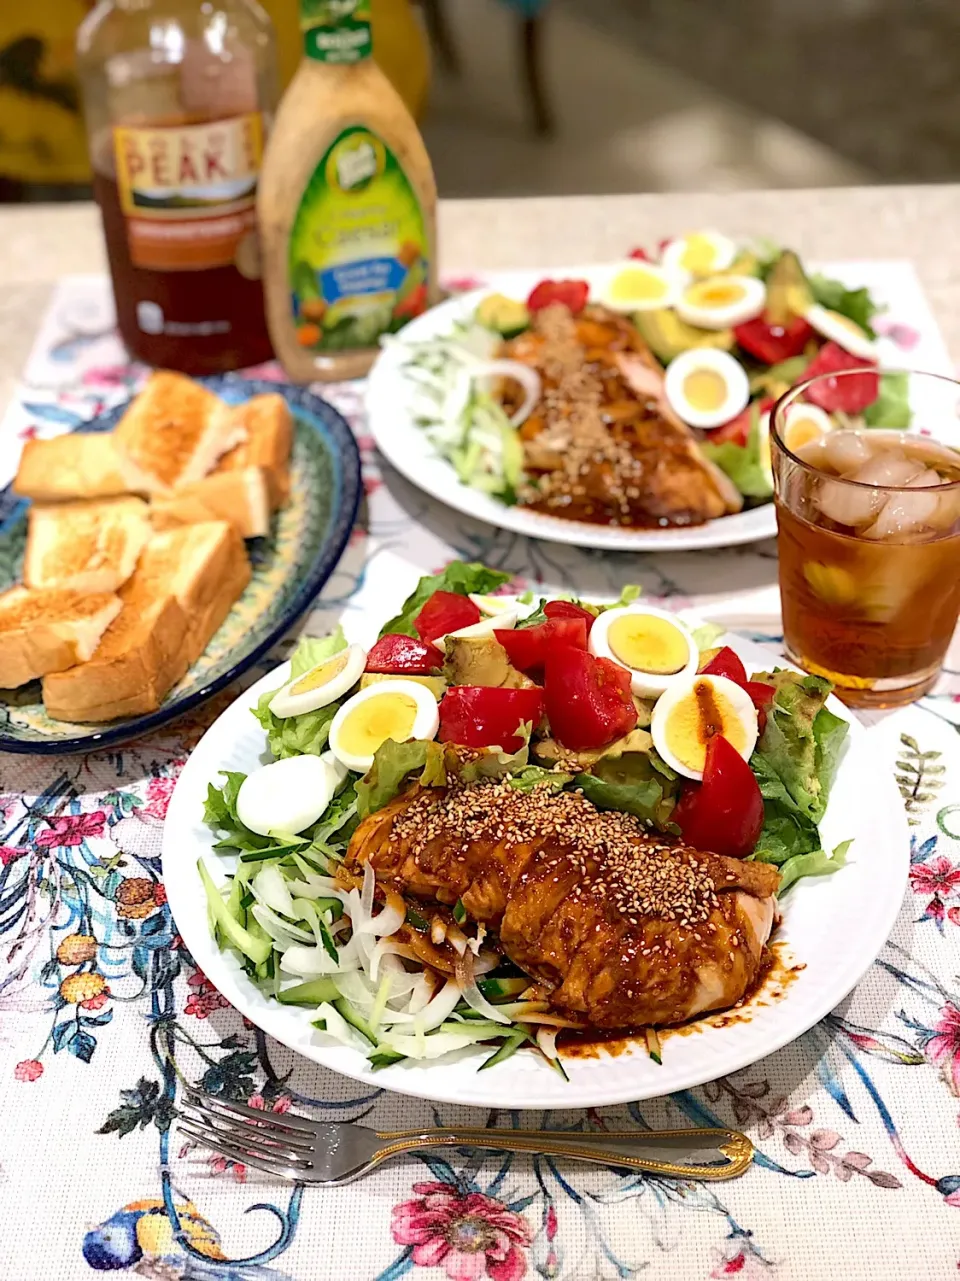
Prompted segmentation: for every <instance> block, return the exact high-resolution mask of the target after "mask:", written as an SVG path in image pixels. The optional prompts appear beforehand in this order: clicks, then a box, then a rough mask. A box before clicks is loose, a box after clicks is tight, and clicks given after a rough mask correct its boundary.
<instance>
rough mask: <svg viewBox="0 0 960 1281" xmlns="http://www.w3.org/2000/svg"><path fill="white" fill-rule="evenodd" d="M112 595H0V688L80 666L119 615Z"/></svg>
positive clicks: (20, 590)
mask: <svg viewBox="0 0 960 1281" xmlns="http://www.w3.org/2000/svg"><path fill="white" fill-rule="evenodd" d="M120 608H121V603H120V597H119V596H116V595H114V594H113V593H112V592H97V593H91V592H75V591H61V590H52V591H30V590H29V588H26V587H11V588H10V590H9V591H6V592H3V593H2V594H0V688H2V689H15V688H16V687H17V686H18V685H25V684H26V683H27V681H32V680H36V679H37V677H39V676H46V674H47V673H48V672H60V671H63V670H64V669H65V668H67V667H72V666H73V665H74V664H75V663H84V662H86V660H87V659H88V658H89V657H90V656H91V654H93V652H94V650H95V649H96V648H97V645H98V643H99V641H100V638H101V636H102V635H103V633H104V632H105V631H106V629H107V628H108V627H109V625H110V624H111V623H112V622H113V620H114V619H115V618H116V616H117V615H118V614H119V613H120Z"/></svg>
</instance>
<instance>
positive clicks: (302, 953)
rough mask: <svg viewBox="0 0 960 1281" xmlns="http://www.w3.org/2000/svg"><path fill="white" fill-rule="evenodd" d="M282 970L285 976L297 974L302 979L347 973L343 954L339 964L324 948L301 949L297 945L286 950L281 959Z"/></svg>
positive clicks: (292, 945)
mask: <svg viewBox="0 0 960 1281" xmlns="http://www.w3.org/2000/svg"><path fill="white" fill-rule="evenodd" d="M280 969H281V970H282V971H283V973H284V974H296V975H297V976H298V977H299V978H302V979H312V978H316V977H317V976H318V975H320V974H342V973H344V972H345V967H344V961H343V953H342V952H341V954H340V960H339V963H338V962H337V961H335V960H334V959H333V958H332V957H331V956H330V955H329V954H328V953H327V952H326V950H325V949H324V948H322V947H301V946H300V945H299V944H297V943H294V944H291V946H290V947H288V948H286V949H285V950H284V952H283V955H282V956H281V957H280Z"/></svg>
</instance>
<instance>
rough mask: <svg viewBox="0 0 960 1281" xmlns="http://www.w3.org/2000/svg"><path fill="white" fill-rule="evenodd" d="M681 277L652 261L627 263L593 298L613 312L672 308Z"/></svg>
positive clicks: (681, 281)
mask: <svg viewBox="0 0 960 1281" xmlns="http://www.w3.org/2000/svg"><path fill="white" fill-rule="evenodd" d="M684 279H685V278H684V277H683V276H680V275H679V274H678V273H677V272H676V271H675V270H671V269H670V268H667V267H658V266H657V265H656V264H655V263H652V262H630V263H628V264H627V265H626V266H623V267H621V268H620V269H619V270H618V271H617V272H616V273H615V274H614V275H612V276H611V277H610V278H609V279H608V280H606V281H604V282H602V283H601V284H600V285H599V286H598V288H597V299H598V301H599V302H602V303H604V304H605V305H606V306H607V307H610V308H612V309H613V310H614V311H628V312H629V311H654V310H660V309H661V308H663V307H672V306H673V305H674V303H675V302H676V300H677V297H678V295H679V293H680V288H681V286H682V285H683V282H684Z"/></svg>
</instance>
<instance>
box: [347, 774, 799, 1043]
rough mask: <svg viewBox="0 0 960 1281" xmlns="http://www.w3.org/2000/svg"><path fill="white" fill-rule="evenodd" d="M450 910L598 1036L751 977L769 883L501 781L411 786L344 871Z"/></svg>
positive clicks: (568, 795) (580, 799) (578, 801)
mask: <svg viewBox="0 0 960 1281" xmlns="http://www.w3.org/2000/svg"><path fill="white" fill-rule="evenodd" d="M368 862H369V863H370V865H371V866H372V868H373V871H374V873H375V875H376V878H377V880H378V882H380V883H381V884H382V885H384V886H387V887H392V888H394V889H396V890H399V891H400V892H401V893H403V894H406V895H412V896H414V897H416V898H419V899H423V900H427V901H431V900H432V901H435V902H439V903H442V904H446V905H452V904H455V903H456V902H457V900H458V899H459V900H460V902H461V903H462V904H463V907H464V909H465V911H466V914H467V916H468V917H469V918H471V919H472V920H473V921H476V922H480V923H482V924H483V925H485V926H486V927H487V929H489V930H493V931H496V932H497V934H498V935H499V940H500V947H501V949H502V951H503V952H504V953H505V954H506V956H508V957H509V958H510V960H512V961H513V962H514V963H515V964H516V965H518V966H520V967H521V969H523V970H525V971H526V973H528V974H529V975H531V976H532V977H533V978H535V979H536V980H537V981H538V982H539V983H540V984H541V985H542V986H543V987H544V988H545V989H547V990H548V991H549V993H550V996H549V999H550V1002H551V1005H552V1006H553V1007H554V1008H555V1009H556V1010H557V1011H558V1012H560V1013H563V1014H566V1015H568V1016H571V1017H574V1018H576V1019H578V1020H580V1019H583V1020H585V1021H586V1022H587V1023H589V1024H590V1025H591V1026H593V1027H595V1028H603V1029H612V1030H613V1029H628V1028H636V1027H643V1026H652V1025H656V1024H661V1025H662V1024H672V1023H681V1022H684V1021H685V1020H687V1019H690V1018H693V1017H695V1016H696V1015H698V1014H704V1013H706V1012H707V1011H710V1010H719V1009H725V1008H727V1007H729V1006H731V1005H734V1004H736V1002H737V1001H738V1000H739V999H740V998H741V997H742V996H743V995H744V993H745V992H746V991H747V990H748V989H749V988H750V986H751V985H752V984H753V982H754V981H755V980H756V978H757V976H758V973H759V970H760V966H761V962H762V956H763V949H764V945H765V943H766V941H767V939H768V937H769V935H770V931H771V928H772V926H773V922H774V918H775V915H776V897H775V895H776V890H777V885H778V883H779V874H778V872H777V871H776V869H775V868H773V867H771V866H769V865H768V864H764V863H745V862H742V861H740V860H738V859H731V858H723V857H720V856H719V855H715V854H709V853H701V852H698V851H697V850H694V849H692V848H691V847H690V846H688V845H684V844H683V843H682V842H680V841H674V840H672V839H671V838H668V837H661V836H659V835H656V834H653V833H650V832H648V831H647V830H646V829H645V828H644V827H643V825H642V824H641V823H640V822H639V820H638V819H636V818H633V817H632V816H631V815H628V814H622V813H619V812H615V811H604V812H601V811H599V810H597V809H596V807H595V806H593V805H592V804H591V803H590V802H589V801H588V800H587V799H586V798H585V797H584V796H583V795H581V794H580V793H577V792H559V793H556V794H554V793H553V792H552V790H551V789H550V788H549V787H544V786H542V785H541V786H539V787H535V788H534V789H533V790H531V791H528V792H523V791H519V790H517V789H515V788H513V787H511V786H510V784H509V783H507V782H482V783H477V784H474V785H471V786H461V785H459V784H455V785H451V786H448V787H444V788H420V787H419V786H414V787H412V788H410V789H408V790H407V791H406V792H404V793H403V794H401V795H400V796H398V797H397V798H396V799H395V800H394V801H392V802H391V803H390V804H389V805H387V806H385V807H384V808H383V809H381V810H379V811H378V812H377V813H375V814H372V815H370V816H369V817H368V818H367V819H365V820H364V821H363V822H362V823H361V824H360V826H359V827H358V828H357V830H356V832H355V833H354V836H353V839H352V840H351V842H350V847H349V850H348V853H347V858H346V863H347V866H348V868H352V869H354V870H359V869H361V868H362V867H363V865H364V864H366V863H368Z"/></svg>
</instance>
